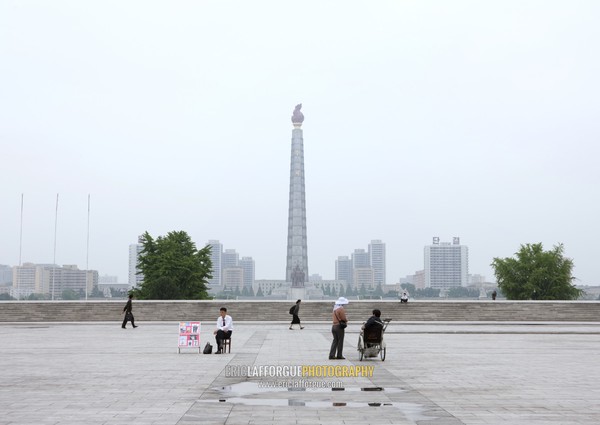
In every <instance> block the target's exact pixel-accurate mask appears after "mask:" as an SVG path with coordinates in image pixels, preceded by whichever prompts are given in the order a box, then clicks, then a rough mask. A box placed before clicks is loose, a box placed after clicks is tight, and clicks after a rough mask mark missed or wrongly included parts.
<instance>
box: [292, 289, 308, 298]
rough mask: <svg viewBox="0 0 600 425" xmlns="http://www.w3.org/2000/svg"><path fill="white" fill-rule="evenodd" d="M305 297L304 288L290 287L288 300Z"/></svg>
mask: <svg viewBox="0 0 600 425" xmlns="http://www.w3.org/2000/svg"><path fill="white" fill-rule="evenodd" d="M305 297H306V288H290V291H289V292H288V300H294V301H295V300H304V299H305Z"/></svg>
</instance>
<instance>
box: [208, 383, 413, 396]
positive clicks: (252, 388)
mask: <svg viewBox="0 0 600 425" xmlns="http://www.w3.org/2000/svg"><path fill="white" fill-rule="evenodd" d="M215 389H216V390H218V391H219V392H221V393H224V394H227V395H230V396H242V397H243V396H247V395H251V394H265V393H274V392H294V391H298V392H311V393H330V392H332V391H385V392H386V393H403V392H405V391H406V390H403V389H402V388H394V387H387V388H384V387H362V388H339V387H332V388H305V387H284V386H282V387H272V386H268V385H265V386H262V385H260V383H259V382H255V381H246V382H239V383H237V384H233V385H228V386H225V387H217V388H215Z"/></svg>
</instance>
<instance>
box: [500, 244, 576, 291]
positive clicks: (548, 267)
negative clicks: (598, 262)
mask: <svg viewBox="0 0 600 425" xmlns="http://www.w3.org/2000/svg"><path fill="white" fill-rule="evenodd" d="M563 251H564V247H563V245H562V244H559V245H557V246H555V247H554V249H552V250H550V251H544V249H543V247H542V244H541V243H538V244H526V245H521V249H520V250H519V251H518V252H516V253H515V255H516V258H494V260H493V261H492V264H491V265H492V267H493V268H494V274H495V275H496V279H497V281H498V288H500V290H502V293H503V294H504V295H505V296H506V298H508V299H509V300H574V299H577V298H579V296H580V295H581V294H582V291H581V290H580V289H577V288H576V287H575V286H573V283H572V282H573V281H574V280H575V277H573V276H572V274H571V273H572V270H573V260H572V259H570V258H565V257H564V256H563Z"/></svg>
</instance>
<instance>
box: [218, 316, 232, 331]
mask: <svg viewBox="0 0 600 425" xmlns="http://www.w3.org/2000/svg"><path fill="white" fill-rule="evenodd" d="M223 319H225V323H223ZM217 329H220V330H222V331H225V332H228V331H232V330H233V319H232V318H231V316H230V315H229V314H226V315H225V317H224V318H223V317H222V316H219V318H218V319H217Z"/></svg>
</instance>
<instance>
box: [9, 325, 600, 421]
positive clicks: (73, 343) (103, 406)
mask: <svg viewBox="0 0 600 425" xmlns="http://www.w3.org/2000/svg"><path fill="white" fill-rule="evenodd" d="M215 318H216V315H215ZM234 319H235V316H234ZM365 319H366V318H365ZM138 324H139V325H140V327H139V328H137V329H135V330H134V329H131V328H129V329H126V330H123V329H121V328H120V323H117V322H114V323H76V324H75V323H59V324H47V323H27V324H24V323H23V324H19V323H4V324H0V425H8V424H11V425H12V424H32V425H33V424H35V425H40V424H42V425H45V424H48V425H49V424H61V425H66V424H69V425H82V424H106V425H120V424H123V425H125V424H144V425H145V424H147V425H150V424H161V425H171V424H173V425H174V424H178V425H188V424H189V425H192V424H227V425H238V424H258V425H268V424H278V425H279V424H281V425H288V424H298V425H302V424H306V425H311V424H327V425H334V424H353V425H366V424H377V425H380V424H420V425H450V424H452V425H454V424H511V425H516V424H524V425H525V424H527V425H530V424H598V423H600V403H599V402H598V400H600V367H599V365H598V360H599V359H600V323H592V324H589V323H587V324H577V323H574V324H558V323H546V324H510V323H508V324H482V323H452V324H451V323H412V324H406V323H394V322H392V323H391V324H390V326H389V328H388V332H387V333H386V336H385V338H386V341H387V346H388V349H387V357H386V359H385V361H384V362H382V361H381V360H380V359H379V358H373V359H366V360H364V361H362V362H360V361H359V360H358V353H357V351H356V342H357V338H358V330H359V325H352V324H351V325H350V326H349V327H348V329H347V332H346V339H345V348H344V355H345V357H346V360H328V351H329V346H330V342H331V331H330V326H329V325H328V324H326V323H310V322H308V323H305V326H306V328H305V329H304V330H293V331H290V330H288V325H287V324H286V323H258V322H257V323H249V322H245V323H236V324H235V331H234V334H233V341H232V350H231V354H223V355H214V354H211V355H204V354H198V351H197V350H194V349H184V350H182V352H181V353H180V354H178V353H177V339H178V323H164V322H160V323H144V322H141V323H138ZM203 325H204V327H203V329H202V334H201V345H202V346H203V345H204V343H205V342H206V341H207V340H209V341H211V342H212V343H214V340H213V337H212V329H213V323H210V324H203ZM255 366H256V368H254V367H255ZM277 366H281V368H279V369H276V367H277ZM302 366H305V367H308V368H309V367H310V366H316V367H315V368H313V369H312V373H317V371H332V370H333V371H336V373H338V374H340V375H342V374H346V375H348V371H350V373H349V375H353V374H358V375H359V376H333V377H326V378H322V377H301V378H298V377H277V376H275V375H274V374H273V373H274V372H273V371H277V370H278V371H279V372H276V373H281V371H282V370H283V371H289V370H297V368H298V367H302ZM322 366H347V367H345V368H337V369H334V368H327V367H322ZM354 366H372V369H370V368H360V369H356V368H354ZM249 368H250V372H251V374H252V373H254V372H256V371H259V372H260V373H259V375H260V376H250V377H248V376H235V375H240V373H239V372H240V371H244V370H246V371H248V369H249ZM306 370H309V369H306ZM357 370H358V371H362V372H363V373H365V376H360V373H358V372H356V371H357ZM369 370H372V375H370V374H369V372H368V371H369ZM340 371H342V372H340ZM352 371H354V372H352ZM276 373H275V374H276ZM241 374H242V375H243V373H241ZM231 375H234V376H231ZM246 375H247V373H246ZM306 386H308V388H306ZM332 386H333V387H335V388H331V387H332Z"/></svg>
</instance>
